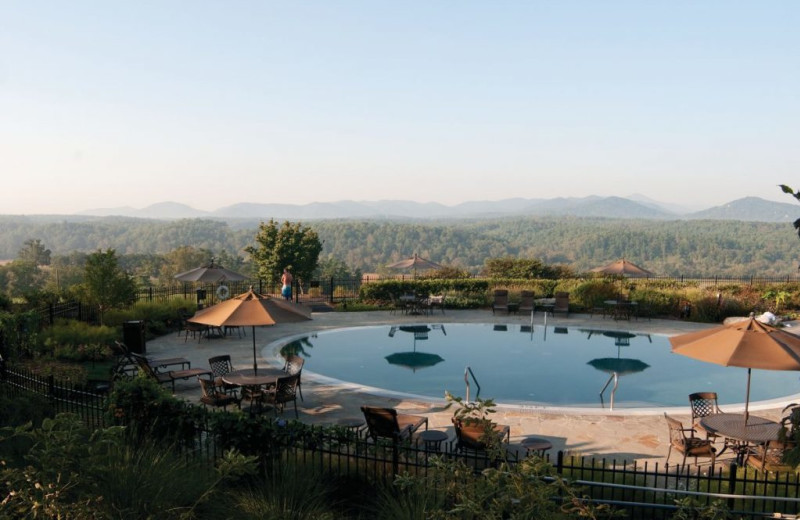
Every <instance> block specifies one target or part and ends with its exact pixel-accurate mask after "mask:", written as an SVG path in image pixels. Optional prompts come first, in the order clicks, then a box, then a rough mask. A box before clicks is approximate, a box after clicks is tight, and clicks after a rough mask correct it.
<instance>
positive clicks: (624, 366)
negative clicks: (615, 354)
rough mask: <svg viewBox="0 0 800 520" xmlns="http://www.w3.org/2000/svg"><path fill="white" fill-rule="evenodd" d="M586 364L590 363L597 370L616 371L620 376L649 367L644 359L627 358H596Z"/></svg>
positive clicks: (609, 372)
mask: <svg viewBox="0 0 800 520" xmlns="http://www.w3.org/2000/svg"><path fill="white" fill-rule="evenodd" d="M587 364H588V365H592V366H593V367H594V368H596V369H597V370H602V371H603V372H606V373H608V374H614V373H616V374H617V375H620V376H623V375H626V374H634V373H636V372H641V371H643V370H645V369H646V368H650V365H648V364H647V363H645V362H644V361H641V360H639V359H629V358H611V357H609V358H597V359H593V360H591V361H589V362H588V363H587Z"/></svg>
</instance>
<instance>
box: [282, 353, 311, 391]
mask: <svg viewBox="0 0 800 520" xmlns="http://www.w3.org/2000/svg"><path fill="white" fill-rule="evenodd" d="M305 364H306V360H305V358H302V357H300V356H298V355H297V354H292V355H291V356H289V357H288V358H286V364H285V365H284V366H283V371H284V372H286V373H287V374H291V375H294V374H297V391H298V392H299V393H300V400H301V401H302V400H303V383H302V377H301V374H302V373H303V365H305Z"/></svg>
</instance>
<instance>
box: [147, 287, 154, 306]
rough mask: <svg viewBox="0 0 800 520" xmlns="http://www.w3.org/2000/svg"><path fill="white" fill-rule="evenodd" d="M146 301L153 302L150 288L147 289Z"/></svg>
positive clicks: (151, 288)
mask: <svg viewBox="0 0 800 520" xmlns="http://www.w3.org/2000/svg"><path fill="white" fill-rule="evenodd" d="M147 301H149V302H152V301H153V287H152V286H150V287H148V288H147Z"/></svg>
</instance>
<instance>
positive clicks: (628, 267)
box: [591, 258, 653, 278]
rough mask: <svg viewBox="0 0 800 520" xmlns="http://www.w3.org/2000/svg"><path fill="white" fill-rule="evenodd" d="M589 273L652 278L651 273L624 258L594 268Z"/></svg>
mask: <svg viewBox="0 0 800 520" xmlns="http://www.w3.org/2000/svg"><path fill="white" fill-rule="evenodd" d="M591 272H593V273H603V274H610V275H620V276H627V277H629V278H646V277H648V276H653V273H651V272H650V271H648V270H647V269H644V268H642V267H639V266H638V265H636V264H634V263H633V262H629V261H628V260H625V259H624V258H620V259H619V260H617V261H615V262H611V263H610V264H607V265H604V266H602V267H595V268H594V269H592V271H591Z"/></svg>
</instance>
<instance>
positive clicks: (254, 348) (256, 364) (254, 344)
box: [250, 325, 258, 375]
mask: <svg viewBox="0 0 800 520" xmlns="http://www.w3.org/2000/svg"><path fill="white" fill-rule="evenodd" d="M250 335H251V336H253V371H255V373H256V375H258V363H256V326H255V325H253V330H252V331H250Z"/></svg>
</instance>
